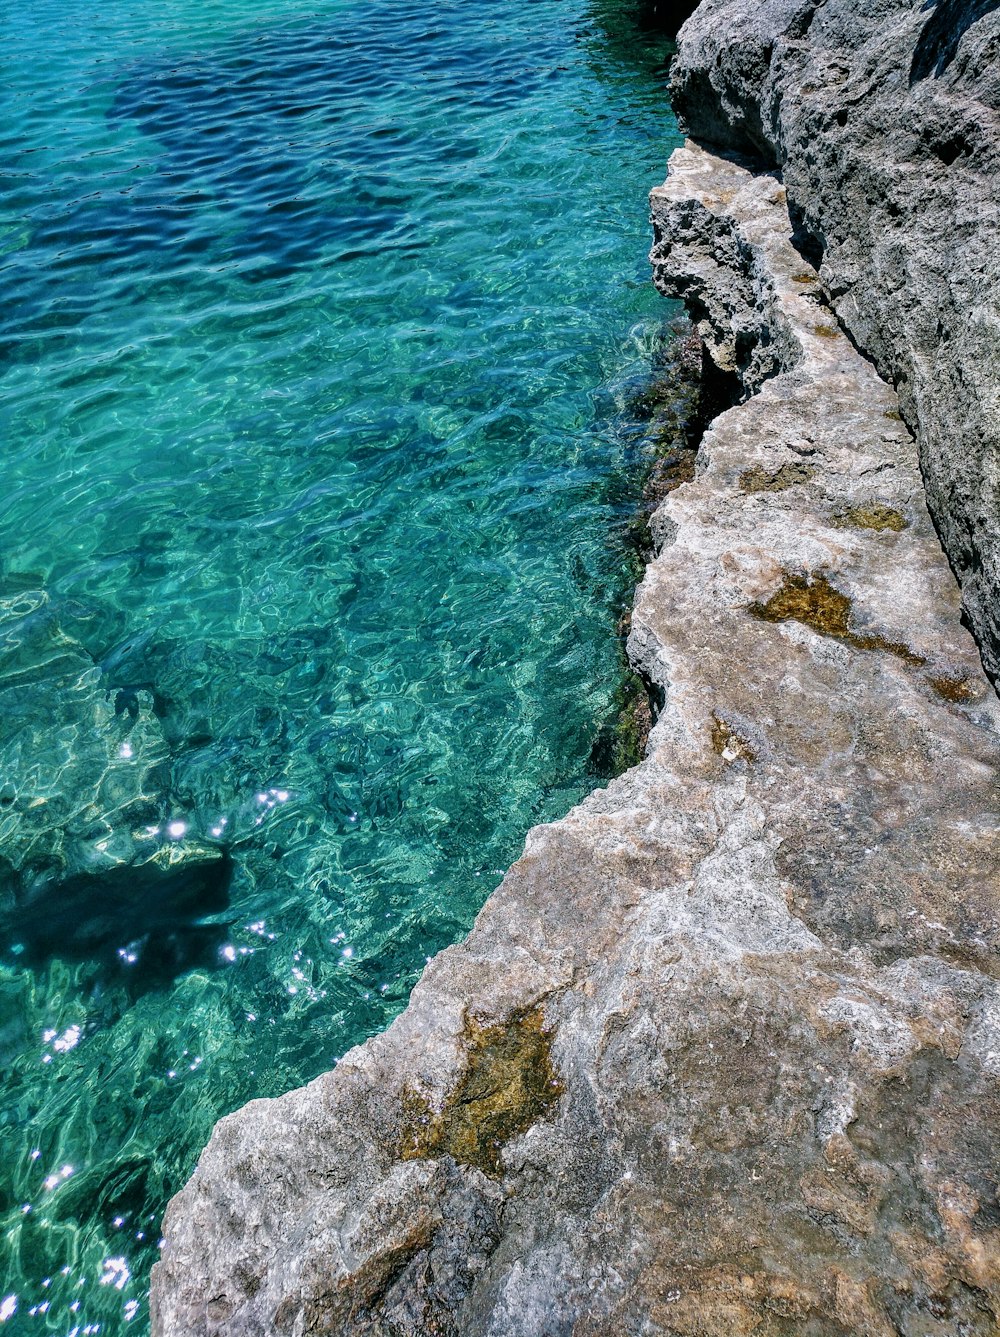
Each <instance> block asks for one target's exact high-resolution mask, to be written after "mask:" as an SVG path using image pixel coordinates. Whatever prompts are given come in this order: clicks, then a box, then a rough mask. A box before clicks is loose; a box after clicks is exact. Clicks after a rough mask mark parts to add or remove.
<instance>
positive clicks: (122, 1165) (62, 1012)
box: [0, 0, 677, 1337]
mask: <svg viewBox="0 0 1000 1337" xmlns="http://www.w3.org/2000/svg"><path fill="white" fill-rule="evenodd" d="M669 49H670V48H669V43H667V42H666V40H665V38H663V37H662V36H661V35H658V34H656V33H655V32H644V31H642V30H641V29H640V28H637V27H635V26H634V24H633V21H632V20H631V19H630V18H629V16H628V5H627V4H625V3H624V2H623V3H621V4H617V3H614V2H613V0H589V3H588V0H569V3H562V4H557V3H555V0H504V2H503V3H500V4H497V5H491V6H488V7H487V8H486V9H484V8H483V7H482V6H470V5H468V4H465V3H461V2H460V0H440V2H438V3H435V4H433V5H430V6H428V5H427V4H424V3H420V4H417V3H415V2H414V0H371V3H370V4H368V5H367V6H366V7H365V8H364V11H363V13H362V11H360V10H359V9H358V7H357V6H356V5H353V4H347V3H345V0H325V2H323V0H320V2H319V3H317V0H311V2H310V3H305V0H271V2H270V3H265V4H263V5H260V4H254V5H250V4H247V3H246V0H220V3H218V4H214V5H212V6H210V7H206V6H205V5H203V4H200V3H194V0H167V3H166V4H162V3H157V4H153V3H151V0H122V3H114V4H100V5H99V4H96V3H93V0H39V2H38V3H37V4H31V5H22V6H19V7H18V8H17V10H16V12H12V13H11V15H10V16H9V23H8V25H7V30H6V33H5V42H4V47H3V51H2V52H0V60H2V62H3V66H4V70H3V78H2V80H0V86H2V88H3V90H4V103H5V106H4V115H3V118H2V121H0V160H2V164H0V170H2V172H3V179H4V180H3V194H2V216H0V268H2V270H3V291H4V300H3V303H2V304H0V432H2V439H3V441H4V460H5V471H6V472H5V490H4V492H5V495H4V507H3V510H2V514H0V1069H2V1072H3V1074H4V1080H3V1084H2V1093H0V1164H2V1166H3V1173H2V1176H0V1332H2V1333H3V1335H4V1337H7V1334H10V1333H60V1334H64V1335H66V1337H79V1335H80V1334H84V1333H86V1334H91V1333H95V1334H96V1333H98V1332H100V1333H102V1334H106V1335H107V1337H115V1335H117V1334H120V1333H122V1332H125V1331H130V1332H141V1331H143V1330H144V1329H145V1328H146V1327H147V1325H148V1314H147V1306H146V1286H147V1278H148V1272H149V1268H150V1266H151V1264H152V1262H153V1261H154V1259H155V1256H156V1248H157V1241H158V1238H159V1225H160V1219H161V1216H162V1211H163V1208H164V1206H165V1204H166V1201H167V1199H168V1198H169V1196H170V1195H171V1194H172V1193H173V1192H175V1191H176V1190H177V1189H178V1188H179V1187H180V1186H181V1184H182V1183H183V1182H184V1180H185V1178H186V1176H187V1175H188V1174H189V1173H190V1170H191V1168H192V1166H193V1164H194V1161H195V1159H196V1157H197V1154H198V1152H199V1150H200V1149H201V1147H202V1146H203V1145H204V1143H205V1142H206V1140H207V1138H208V1135H209V1132H210V1130H211V1127H212V1125H213V1123H214V1121H215V1120H216V1119H217V1118H218V1117H219V1116H220V1115H222V1114H224V1113H225V1112H227V1111H228V1110H230V1109H232V1108H234V1107H235V1106H238V1105H240V1104H241V1103H243V1102H244V1101H246V1100H247V1099H249V1098H251V1097H254V1096H261V1095H274V1094H278V1093H280V1092H282V1091H285V1090H287V1089H288V1088H290V1087H292V1086H295V1085H297V1084H299V1083H301V1082H304V1081H306V1080H307V1079H309V1078H311V1077H313V1076H314V1075H316V1074H317V1073H319V1072H320V1071H323V1070H325V1069H327V1068H329V1067H330V1066H332V1065H333V1064H334V1063H335V1062H336V1060H337V1058H338V1057H339V1056H340V1055H342V1054H343V1053H344V1052H345V1051H346V1050H347V1049H348V1048H350V1047H351V1046H353V1045H354V1044H356V1043H358V1042H359V1041H361V1040H363V1039H365V1038H366V1037H367V1036H369V1035H371V1034H372V1033H374V1032H376V1031H378V1030H379V1029H381V1028H382V1027H384V1026H385V1025H386V1023H387V1022H388V1020H389V1019H390V1018H391V1017H392V1016H393V1015H394V1014H395V1013H396V1012H397V1011H398V1010H399V1008H400V1007H401V1006H402V1005H403V1004H404V1003H405V1000H406V998H407V996H408V993H409V990H410V988H411V987H412V985H413V983H414V981H415V979H416V978H417V976H418V974H419V972H420V970H421V968H422V966H423V964H424V962H425V961H426V960H427V958H429V957H430V956H431V955H432V954H433V953H434V952H436V951H437V950H439V949H440V948H441V947H443V946H445V945H446V944H447V943H449V942H452V941H454V940H455V939H456V938H457V937H459V936H460V935H461V934H462V933H463V932H464V931H465V930H466V928H467V927H468V925H469V924H470V923H471V920H472V918H473V916H474V914H475V912H476V910H477V909H478V907H479V906H480V905H481V904H482V902H483V900H484V899H485V898H486V896H487V895H488V894H489V892H490V891H491V889H492V888H493V887H494V886H495V885H496V883H497V881H498V880H499V877H500V873H501V870H502V869H504V868H505V867H506V866H507V864H508V863H509V862H510V861H511V860H512V859H513V858H514V857H516V855H517V853H518V852H519V849H520V846H521V844H522V842H523V839H524V834H525V832H526V831H527V829H528V828H529V827H530V826H531V825H533V824H534V823H536V822H539V821H544V820H546V819H549V818H552V817H555V816H558V815H561V814H562V813H564V812H565V811H566V810H567V809H568V808H569V807H570V806H571V805H572V804H573V803H574V802H575V801H576V800H577V799H579V798H580V797H581V796H582V795H583V794H584V793H585V792H586V791H587V790H588V789H590V788H592V787H593V785H594V784H595V783H597V782H599V780H600V778H601V777H600V775H599V774H598V773H597V772H596V771H595V766H594V764H593V763H592V757H593V756H594V755H595V751H594V750H595V740H597V739H598V738H599V737H600V736H601V733H602V730H605V731H606V729H607V726H608V720H609V718H610V717H611V714H612V712H613V708H614V702H615V699H616V694H617V693H618V691H619V685H620V682H621V676H622V666H621V657H620V648H619V644H618V640H617V639H616V632H615V626H616V619H617V616H618V614H619V613H620V611H621V608H622V606H623V605H624V604H625V603H626V602H627V598H628V594H629V589H630V584H631V580H632V566H631V559H630V556H629V550H628V544H627V542H626V541H625V539H624V537H623V534H624V530H625V527H626V519H627V516H628V514H629V513H630V510H631V508H632V507H633V505H634V503H635V500H636V494H637V489H638V486H639V482H638V473H639V470H638V468H637V461H638V460H639V457H640V456H641V455H642V452H643V450H644V449H645V445H644V437H643V430H644V429H643V427H642V424H641V423H638V422H637V421H636V420H635V419H634V417H633V416H631V415H630V411H629V409H628V405H629V403H630V396H632V395H633V392H634V390H635V387H636V385H637V384H640V383H641V382H642V381H643V378H644V377H647V376H648V372H649V362H650V355H651V352H652V350H653V349H654V348H655V347H656V344H657V340H658V339H659V338H660V330H661V326H662V323H663V321H664V320H665V319H666V318H667V316H668V315H670V314H671V312H670V309H669V308H668V307H667V306H666V304H665V303H664V302H663V301H662V300H661V299H659V298H658V297H657V296H656V295H655V293H654V291H653V289H652V286H651V283H650V281H649V271H648V265H647V261H646V251H647V248H648V242H649V235H648V224H647V214H646V203H645V196H646V192H647V191H648V189H649V187H650V186H651V185H652V184H654V183H655V182H656V181H657V180H659V179H660V178H661V177H662V173H663V164H664V162H665V161H666V158H667V156H668V154H669V151H670V150H671V148H672V147H673V146H674V144H675V143H676V142H677V135H676V130H675V128H674V124H673V121H672V119H671V116H670V112H669V108H668V106H667V103H666V98H665V94H664V84H665V61H666V60H667V58H668V55H669Z"/></svg>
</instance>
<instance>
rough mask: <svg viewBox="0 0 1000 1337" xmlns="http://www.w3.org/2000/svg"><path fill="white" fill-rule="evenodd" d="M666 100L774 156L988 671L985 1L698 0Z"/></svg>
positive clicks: (994, 173) (993, 403) (994, 501)
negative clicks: (881, 396) (888, 418)
mask: <svg viewBox="0 0 1000 1337" xmlns="http://www.w3.org/2000/svg"><path fill="white" fill-rule="evenodd" d="M672 95H673V101H674V106H675V108H676V110H677V112H678V115H679V116H680V117H681V119H682V120H683V122H684V123H685V124H686V127H687V129H688V131H689V133H690V134H691V135H693V136H694V137H695V138H696V139H697V140H698V141H699V142H701V143H704V144H709V145H716V146H719V147H720V148H722V149H723V150H727V151H733V150H735V151H737V152H740V153H749V154H752V155H754V156H755V157H757V158H758V159H762V160H763V161H764V162H765V163H767V164H770V165H772V166H776V167H778V168H779V169H780V170H781V172H782V176H783V179H784V183H785V187H786V189H787V191H788V200H789V205H790V208H791V212H792V217H793V219H794V221H795V224H796V235H797V239H798V243H799V245H800V247H801V248H802V251H803V253H804V254H805V255H806V256H808V257H809V259H810V260H812V261H814V262H816V263H819V267H820V274H821V276H822V278H823V281H824V284H825V286H826V289H827V292H828V294H829V295H830V297H831V300H832V303H833V306H834V309H835V310H836V313H837V315H838V317H839V318H840V320H841V321H842V322H843V324H844V325H845V326H846V328H847V329H848V330H849V331H850V333H851V336H852V337H853V338H854V340H855V341H856V342H857V344H858V345H859V346H860V347H861V348H862V349H863V350H864V351H865V353H866V354H867V355H868V356H870V357H872V358H873V359H874V361H875V363H876V365H877V367H878V368H879V370H880V372H881V373H882V375H883V376H884V377H886V378H887V379H888V380H890V381H891V382H892V383H893V384H894V385H895V386H896V388H897V390H898V392H899V398H900V407H901V410H902V412H903V416H904V418H905V419H906V422H907V423H908V424H909V426H910V427H911V428H912V429H913V431H914V432H915V434H916V437H917V441H918V444H919V448H920V460H921V465H922V469H923V475H924V481H925V484H926V489H927V497H928V503H929V506H930V511H931V514H932V516H933V517H934V522H935V524H936V525H937V528H938V530H939V533H940V535H941V538H942V541H943V543H944V546H945V549H946V551H947V553H948V557H949V559H950V561H951V563H952V566H953V568H954V570H955V572H956V574H957V576H958V579H959V581H960V583H961V586H962V594H963V602H964V605H965V610H966V614H967V616H968V619H969V622H970V623H971V625H972V627H973V630H974V632H975V634H976V637H977V639H978V641H979V643H980V646H981V649H982V652H983V658H984V662H985V664H986V667H987V670H988V671H989V673H990V674H991V675H992V676H993V678H994V679H996V677H997V675H998V674H1000V190H998V189H997V182H998V181H1000V5H998V3H997V0H926V3H925V2H924V0H866V3H864V4H859V3H858V0H754V3H752V4H751V3H748V0H703V3H702V4H701V5H700V6H699V8H698V9H697V11H696V12H695V14H694V16H693V17H692V18H691V19H690V20H689V21H688V22H687V24H686V25H685V27H684V28H683V29H682V32H681V41H680V50H679V55H678V59H677V61H676V62H675V65H674V70H673V86H672Z"/></svg>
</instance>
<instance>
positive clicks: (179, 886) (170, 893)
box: [0, 851, 233, 994]
mask: <svg viewBox="0 0 1000 1337" xmlns="http://www.w3.org/2000/svg"><path fill="white" fill-rule="evenodd" d="M232 877H233V861H232V858H231V857H230V855H229V854H228V853H226V852H223V851H219V852H218V853H217V854H216V855H214V856H212V857H204V858H199V859H198V860H197V861H194V860H188V861H184V862H181V863H179V864H174V865H170V864H167V865H166V866H163V865H161V864H158V863H156V862H153V861H149V862H147V863H144V864H137V865H136V864H133V865H128V864H123V865H118V866H116V867H114V868H110V869H105V870H101V871H100V872H83V873H76V874H73V875H71V876H70V877H67V878H63V879H62V880H59V881H52V882H49V883H47V884H44V885H43V886H41V887H40V888H38V889H37V890H35V891H33V892H32V894H31V896H30V898H28V899H26V900H24V901H23V902H21V903H20V904H15V905H14V906H13V908H11V909H9V910H8V911H7V913H6V914H4V916H3V917H2V919H0V934H2V935H3V939H4V943H3V949H2V950H3V955H4V957H6V958H7V961H8V963H9V964H16V965H18V966H28V967H30V968H33V969H40V968H44V967H45V966H47V965H48V963H49V962H50V961H51V960H53V959H57V958H58V959H61V960H64V961H70V962H73V963H81V962H88V961H90V962H93V963H95V964H96V965H97V966H98V967H99V969H100V973H101V975H103V976H104V977H105V978H106V979H109V980H110V979H114V980H121V979H123V978H124V979H125V980H126V981H127V983H128V985H129V988H130V991H131V992H132V993H133V994H139V993H144V992H147V991H149V990H151V989H156V988H161V987H164V986H166V985H168V984H170V983H171V982H172V981H173V980H175V979H176V978H177V977H178V976H180V975H183V974H186V973H187V972H188V971H190V970H194V969H198V968H201V969H212V968H214V967H216V966H219V965H221V963H222V957H221V955H220V953H221V948H222V945H223V943H224V941H225V939H226V937H227V935H228V931H229V924H228V922H223V923H204V922H202V921H203V920H204V919H206V918H207V917H208V916H213V915H218V914H221V913H222V912H223V911H225V910H227V909H228V908H229V904H230V896H229V892H230V886H231V883H232Z"/></svg>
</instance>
